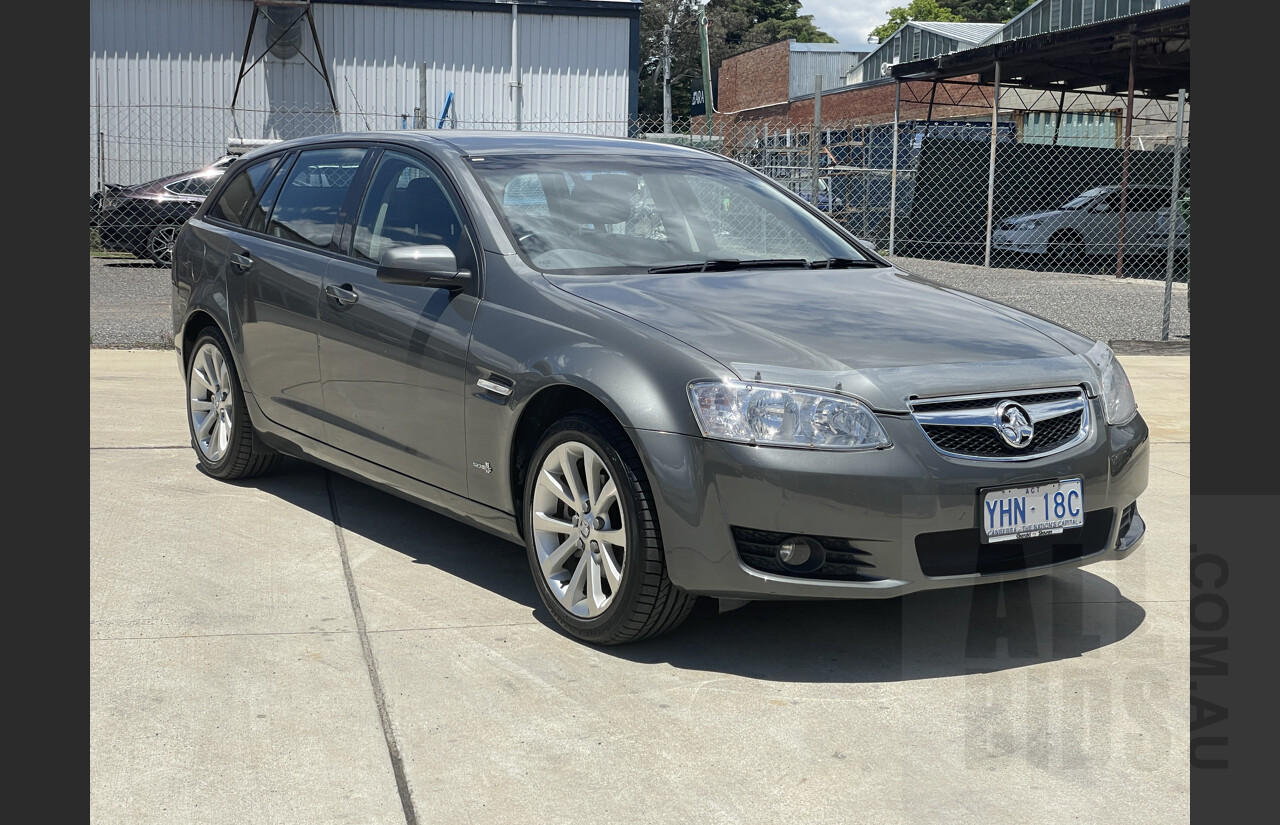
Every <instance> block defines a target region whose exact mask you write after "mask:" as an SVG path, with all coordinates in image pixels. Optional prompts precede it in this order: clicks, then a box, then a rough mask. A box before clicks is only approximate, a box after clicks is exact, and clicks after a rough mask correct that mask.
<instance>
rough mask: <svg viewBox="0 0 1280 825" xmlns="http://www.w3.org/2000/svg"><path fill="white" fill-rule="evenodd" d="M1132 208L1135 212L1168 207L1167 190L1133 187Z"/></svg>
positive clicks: (1153, 210)
mask: <svg viewBox="0 0 1280 825" xmlns="http://www.w3.org/2000/svg"><path fill="white" fill-rule="evenodd" d="M1133 198H1134V204H1133V209H1134V211H1137V212H1159V211H1160V210H1162V209H1168V208H1169V200H1170V198H1169V191H1168V190H1160V189H1154V188H1143V189H1135V190H1134V193H1133Z"/></svg>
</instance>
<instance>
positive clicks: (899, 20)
mask: <svg viewBox="0 0 1280 825" xmlns="http://www.w3.org/2000/svg"><path fill="white" fill-rule="evenodd" d="M912 20H920V21H932V22H936V23H964V22H967V21H966V20H965V19H964V18H963V17H961V16H960V15H958V14H956V13H955V12H953V11H951V10H950V9H948V8H945V7H944V6H941V5H939V4H938V0H911V3H910V4H909V5H907V6H897V7H895V8H892V9H889V22H887V23H883V24H881V25H879V26H876V27H875V28H874V29H872V30H871V36H872V37H875V38H876V39H877V40H880V41H883V40H885V39H886V38H888V37H890V36H892V35H893V33H894V32H896V31H897V30H898V29H900V28H902V27H903V26H904V25H906V24H907V23H909V22H911V21H912Z"/></svg>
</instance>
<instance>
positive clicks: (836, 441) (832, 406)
mask: <svg viewBox="0 0 1280 825" xmlns="http://www.w3.org/2000/svg"><path fill="white" fill-rule="evenodd" d="M689 402H690V403H691V404H692V405H693V414H694V415H695V416H697V419H698V423H699V425H700V426H701V427H702V433H703V435H705V436H707V437H708V438H717V439H720V440H722V441H736V442H739V443H742V444H760V445H769V446H775V447H809V448H812V449H820V450H873V449H877V448H880V447H888V446H889V445H890V443H889V436H888V435H887V434H886V433H885V431H884V428H883V427H881V426H880V422H879V421H877V420H876V417H875V415H874V414H873V413H872V412H871V410H869V409H868V408H867V406H866V405H865V404H863V403H862V402H861V401H857V400H855V399H853V398H847V397H845V396H842V395H834V394H830V393H824V392H816V391H814V390H802V389H797V388H795V387H783V386H777V385H770V384H745V383H742V382H740V381H695V382H694V383H692V384H690V385H689Z"/></svg>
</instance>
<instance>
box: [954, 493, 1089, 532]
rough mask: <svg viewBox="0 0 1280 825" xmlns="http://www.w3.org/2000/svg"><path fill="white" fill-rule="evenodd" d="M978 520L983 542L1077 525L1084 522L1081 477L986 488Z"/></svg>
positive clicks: (1053, 530)
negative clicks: (1031, 484) (1019, 485)
mask: <svg viewBox="0 0 1280 825" xmlns="http://www.w3.org/2000/svg"><path fill="white" fill-rule="evenodd" d="M979 522H980V523H981V525H982V540H983V541H984V542H996V541H1012V540H1014V539H1029V538H1034V537H1036V536H1048V535H1052V534H1053V533H1061V532H1062V531H1063V530H1069V529H1071V528H1073V527H1080V526H1081V525H1083V524H1084V498H1083V493H1082V492H1081V482H1080V479H1078V478H1069V479H1065V480H1063V481H1054V482H1049V483H1046V484H1038V485H1036V486H1034V487H1005V488H1003V489H1000V490H987V491H985V492H984V493H983V494H982V512H981V513H980V514H979Z"/></svg>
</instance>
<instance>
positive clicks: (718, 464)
mask: <svg viewBox="0 0 1280 825" xmlns="http://www.w3.org/2000/svg"><path fill="white" fill-rule="evenodd" d="M1097 412H1098V413H1099V414H1100V412H1101V411H1100V410H1098V411H1097ZM1094 420H1095V421H1097V420H1100V415H1098V416H1095V417H1094ZM882 423H883V424H884V425H885V428H886V430H887V431H888V432H889V436H890V438H891V439H892V440H893V443H894V446H893V447H892V448H890V449H887V450H880V451H874V452H852V453H838V452H820V451H810V450H790V449H780V448H767V447H751V446H747V445H741V444H729V443H726V442H719V441H713V440H709V439H703V438H697V437H690V436H683V435H677V434H673V433H658V432H651V431H637V432H635V433H634V436H635V438H636V439H637V440H638V442H639V445H640V447H641V450H640V452H641V455H643V456H645V460H646V462H647V467H646V469H647V471H648V474H649V477H650V481H651V482H652V486H653V492H654V497H655V501H656V503H657V506H658V516H659V525H660V529H661V531H662V539H663V545H664V547H665V552H666V563H667V570H668V575H669V576H670V578H671V580H672V582H673V583H675V584H676V585H678V586H679V587H681V588H683V589H685V590H687V591H690V592H692V593H696V594H699V595H706V596H718V597H721V598H729V599H807V598H816V599H855V598H887V597H894V596H901V595H905V594H907V593H912V592H915V591H919V590H930V589H937V588H944V587H956V586H964V585H973V584H980V583H986V582H993V581H1002V580H1009V579H1019V578H1027V577H1030V576H1036V575H1040V574H1044V573H1048V572H1052V571H1053V570H1056V569H1062V568H1068V567H1078V566H1081V565H1084V564H1091V563H1093V562H1097V561H1103V560H1109V559H1118V558H1123V557H1125V556H1127V555H1129V554H1130V553H1132V552H1133V550H1134V549H1136V548H1137V546H1138V544H1139V542H1140V541H1141V538H1142V535H1143V532H1144V531H1145V524H1144V522H1143V521H1142V518H1141V516H1140V515H1138V513H1137V508H1136V501H1137V498H1138V496H1139V495H1140V494H1141V493H1142V492H1143V490H1145V489H1146V486H1147V473H1148V460H1149V447H1148V443H1147V438H1148V430H1147V425H1146V423H1145V422H1144V421H1143V420H1142V418H1141V416H1135V418H1134V419H1133V421H1131V422H1129V423H1128V424H1126V425H1124V426H1122V427H1110V428H1108V427H1105V426H1101V427H1095V428H1094V431H1093V432H1091V433H1090V434H1089V436H1088V438H1087V439H1086V440H1085V441H1084V442H1083V443H1082V444H1080V445H1078V446H1077V447H1075V448H1073V449H1071V450H1068V451H1066V452H1064V453H1061V454H1058V455H1054V456H1050V457H1048V458H1044V459H1039V460H1030V461H1020V462H984V461H975V460H970V459H955V458H948V457H946V456H943V455H942V454H941V453H939V452H937V451H936V450H935V449H934V448H933V447H932V446H931V445H930V444H929V443H928V442H927V440H926V439H925V437H924V435H923V433H922V432H921V431H920V429H919V427H918V425H917V424H916V423H915V422H914V421H912V420H911V419H910V418H906V417H902V418H890V417H885V418H882ZM1062 478H1080V479H1082V481H1083V500H1084V509H1085V522H1084V527H1083V528H1076V529H1074V530H1068V531H1065V532H1064V533H1061V534H1057V535H1051V536H1045V537H1040V538H1035V539H1029V540H1025V541H1021V542H1017V541H1010V542H998V543H994V544H983V543H981V542H980V540H979V537H978V533H979V530H978V511H979V499H980V493H979V491H980V490H982V489H984V488H993V487H1009V486H1015V485H1027V486H1030V485H1032V484H1036V483H1041V482H1045V481H1053V480H1058V479H1062ZM793 536H804V537H812V538H813V540H814V541H816V542H818V543H820V544H822V545H823V546H825V547H827V548H830V552H829V553H828V555H827V558H828V559H829V560H831V561H832V562H833V564H832V565H831V566H830V569H827V570H823V569H819V570H817V571H800V572H796V571H795V570H788V569H787V566H786V565H785V564H780V563H779V562H778V561H777V560H776V558H771V557H770V553H769V548H770V547H775V546H776V543H777V542H778V541H780V540H781V538H783V537H793Z"/></svg>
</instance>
